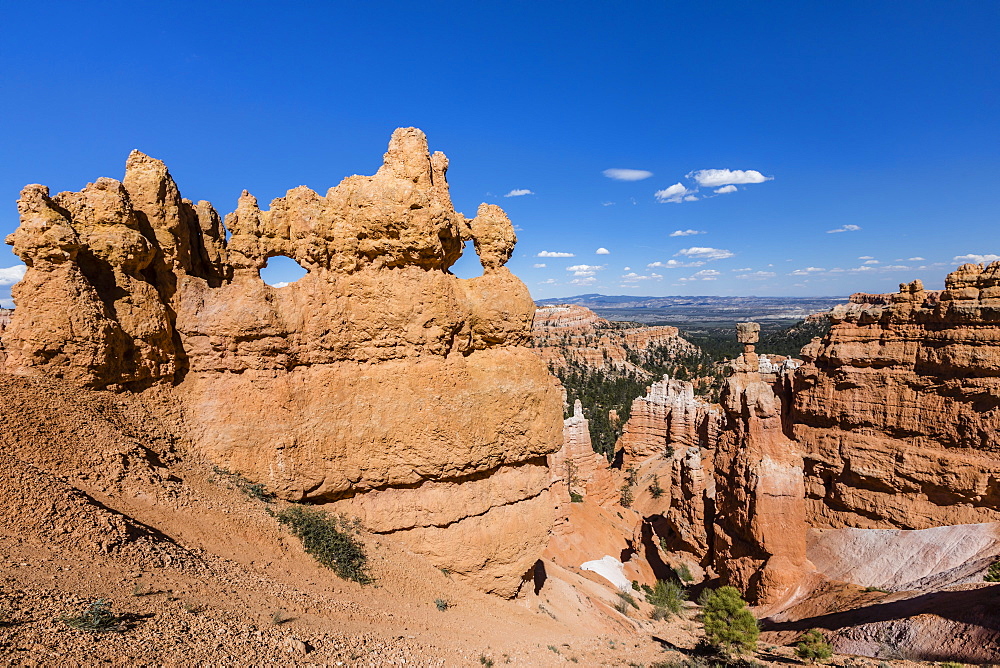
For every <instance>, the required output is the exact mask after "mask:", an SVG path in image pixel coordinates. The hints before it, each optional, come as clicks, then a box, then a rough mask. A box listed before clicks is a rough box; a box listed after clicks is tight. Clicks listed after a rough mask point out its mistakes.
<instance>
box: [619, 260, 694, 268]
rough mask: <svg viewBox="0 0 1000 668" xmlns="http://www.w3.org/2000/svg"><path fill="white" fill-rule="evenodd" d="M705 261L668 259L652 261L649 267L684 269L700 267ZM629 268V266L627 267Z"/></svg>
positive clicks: (647, 266)
mask: <svg viewBox="0 0 1000 668" xmlns="http://www.w3.org/2000/svg"><path fill="white" fill-rule="evenodd" d="M703 264H705V263H704V262H702V261H700V260H695V261H694V262H681V261H680V260H667V261H666V262H650V263H649V264H647V265H646V268H647V269H682V268H684V267H700V266H702V265H703ZM626 269H627V267H626Z"/></svg>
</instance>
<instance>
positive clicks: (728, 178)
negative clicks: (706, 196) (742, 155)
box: [687, 169, 774, 192]
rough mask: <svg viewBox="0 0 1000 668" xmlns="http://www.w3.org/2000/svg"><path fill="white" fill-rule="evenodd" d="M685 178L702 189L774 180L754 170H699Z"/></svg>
mask: <svg viewBox="0 0 1000 668" xmlns="http://www.w3.org/2000/svg"><path fill="white" fill-rule="evenodd" d="M687 176H688V178H689V179H692V178H693V179H694V180H695V181H697V182H698V185H700V186H702V187H704V188H714V187H715V186H724V185H729V184H732V183H740V184H742V183H764V181H770V180H772V179H773V178H774V177H773V176H764V175H763V174H761V173H760V172H758V171H757V170H755V169H747V170H743V169H699V170H698V171H696V172H691V173H690V174H688V175H687ZM727 192H731V191H727Z"/></svg>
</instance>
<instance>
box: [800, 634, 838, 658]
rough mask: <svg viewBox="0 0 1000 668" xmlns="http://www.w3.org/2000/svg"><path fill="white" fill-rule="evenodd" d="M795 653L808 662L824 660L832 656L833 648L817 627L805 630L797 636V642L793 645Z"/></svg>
mask: <svg viewBox="0 0 1000 668" xmlns="http://www.w3.org/2000/svg"><path fill="white" fill-rule="evenodd" d="M795 654H796V656H798V657H799V658H800V659H805V660H806V661H808V662H809V663H814V662H816V661H825V660H827V659H829V658H830V657H831V656H833V648H832V647H830V643H828V642H827V641H826V638H824V637H823V633H822V632H820V630H819V629H812V630H811V631H806V633H805V634H803V635H802V637H801V638H799V643H798V644H797V645H796V646H795Z"/></svg>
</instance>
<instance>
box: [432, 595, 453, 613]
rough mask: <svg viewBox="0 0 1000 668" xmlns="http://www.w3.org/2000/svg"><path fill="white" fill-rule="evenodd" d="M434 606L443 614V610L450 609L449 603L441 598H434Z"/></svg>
mask: <svg viewBox="0 0 1000 668" xmlns="http://www.w3.org/2000/svg"><path fill="white" fill-rule="evenodd" d="M434 606H435V607H436V608H437V609H438V611H440V612H444V611H445V610H447V609H448V608H450V607H451V603H449V602H448V601H446V600H444V599H443V598H436V599H434Z"/></svg>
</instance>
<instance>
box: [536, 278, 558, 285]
mask: <svg viewBox="0 0 1000 668" xmlns="http://www.w3.org/2000/svg"><path fill="white" fill-rule="evenodd" d="M538 285H558V282H557V281H556V279H554V278H547V279H545V280H544V281H538Z"/></svg>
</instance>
